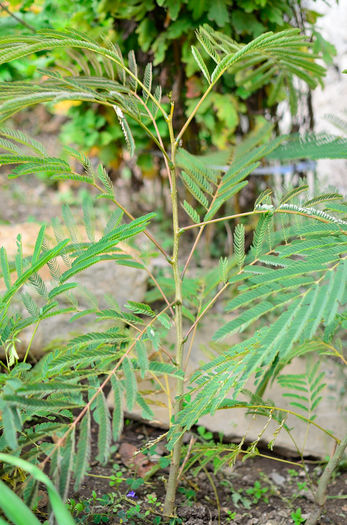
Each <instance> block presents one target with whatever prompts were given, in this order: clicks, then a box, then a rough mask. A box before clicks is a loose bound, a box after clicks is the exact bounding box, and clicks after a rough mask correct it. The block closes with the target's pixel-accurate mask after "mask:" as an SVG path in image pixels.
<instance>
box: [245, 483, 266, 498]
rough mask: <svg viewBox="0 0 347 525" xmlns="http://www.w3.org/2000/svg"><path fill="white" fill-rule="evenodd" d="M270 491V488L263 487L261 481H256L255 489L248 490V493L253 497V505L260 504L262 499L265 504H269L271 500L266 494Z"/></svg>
mask: <svg viewBox="0 0 347 525" xmlns="http://www.w3.org/2000/svg"><path fill="white" fill-rule="evenodd" d="M268 491H269V487H262V486H261V483H260V481H255V482H254V485H253V487H250V488H249V489H247V490H246V493H247V494H249V495H250V496H252V503H258V501H260V500H261V499H262V500H263V501H265V503H269V498H268V497H267V496H265V494H266V493H267V492H268Z"/></svg>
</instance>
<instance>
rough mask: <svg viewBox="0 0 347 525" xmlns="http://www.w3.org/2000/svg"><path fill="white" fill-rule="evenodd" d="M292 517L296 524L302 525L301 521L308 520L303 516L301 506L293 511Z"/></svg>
mask: <svg viewBox="0 0 347 525" xmlns="http://www.w3.org/2000/svg"><path fill="white" fill-rule="evenodd" d="M290 517H291V518H292V520H293V522H294V524H295V525H300V523H304V522H305V521H306V520H305V518H303V517H302V514H301V508H300V507H298V508H297V509H296V510H295V511H293V512H292V513H291V515H290Z"/></svg>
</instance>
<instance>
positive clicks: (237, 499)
mask: <svg viewBox="0 0 347 525" xmlns="http://www.w3.org/2000/svg"><path fill="white" fill-rule="evenodd" d="M221 485H224V486H225V487H228V488H229V489H230V492H231V499H232V502H233V504H234V505H235V507H236V508H239V506H240V504H241V505H242V506H243V507H244V508H245V509H250V508H251V505H252V502H251V500H250V499H248V498H247V497H246V496H244V495H243V489H240V490H238V491H237V490H235V489H234V487H233V484H232V483H231V481H228V480H224V481H221Z"/></svg>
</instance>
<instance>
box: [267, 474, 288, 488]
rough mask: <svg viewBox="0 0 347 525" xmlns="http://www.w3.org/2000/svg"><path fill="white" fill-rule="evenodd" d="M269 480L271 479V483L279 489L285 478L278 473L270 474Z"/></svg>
mask: <svg viewBox="0 0 347 525" xmlns="http://www.w3.org/2000/svg"><path fill="white" fill-rule="evenodd" d="M269 478H270V479H272V481H273V482H274V483H275V484H276V485H279V486H280V487H282V485H284V483H285V481H286V478H285V477H284V476H281V474H278V472H271V474H270V476H269Z"/></svg>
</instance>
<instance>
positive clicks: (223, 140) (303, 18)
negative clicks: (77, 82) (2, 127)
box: [0, 0, 336, 177]
mask: <svg viewBox="0 0 347 525" xmlns="http://www.w3.org/2000/svg"><path fill="white" fill-rule="evenodd" d="M11 9H12V10H13V11H14V10H19V12H18V17H19V18H20V19H22V20H23V21H24V22H26V23H29V24H30V25H31V26H33V27H34V28H35V29H36V30H42V29H55V30H58V31H62V30H64V29H71V28H73V29H76V30H78V31H84V32H86V33H88V34H89V35H90V36H91V37H92V38H93V39H97V38H99V37H100V36H101V35H102V36H105V35H106V41H107V45H108V46H109V47H110V49H112V48H113V49H114V50H115V51H116V52H117V54H118V55H119V56H120V57H121V56H124V57H128V56H129V53H131V51H132V49H136V50H140V51H141V59H140V64H138V65H137V70H138V71H139V78H143V83H144V85H146V83H147V82H149V81H150V77H151V74H150V71H149V69H150V66H149V65H148V64H147V62H148V61H149V59H150V58H151V59H153V60H154V68H155V72H156V73H158V66H160V67H161V68H162V69H163V70H164V71H165V75H163V77H162V82H164V84H163V85H162V87H163V89H164V90H165V91H169V90H171V89H172V88H173V97H174V101H175V105H176V107H177V108H178V110H179V111H178V112H179V114H180V115H184V114H185V113H187V112H188V111H189V110H190V109H189V108H190V107H191V105H192V104H195V103H196V101H197V100H198V98H199V97H200V96H201V95H202V94H203V92H204V89H205V86H206V81H207V82H209V81H210V72H209V71H210V70H211V65H212V64H213V54H214V55H215V56H217V52H214V51H213V50H212V51H211V47H210V46H209V44H208V42H207V41H206V37H205V36H204V35H199V40H200V42H201V44H202V47H201V48H200V49H199V48H198V47H197V46H196V41H195V38H194V31H196V30H197V29H198V28H199V27H201V26H202V25H203V24H206V23H207V24H210V25H211V26H212V27H213V29H214V30H216V29H217V30H221V31H222V32H223V34H224V35H227V36H228V37H229V40H230V39H232V41H233V42H234V43H235V49H236V47H237V46H238V45H240V43H248V42H249V41H251V40H252V39H254V38H256V37H258V36H259V35H261V34H262V33H265V32H266V31H274V32H278V31H281V30H284V29H288V28H290V27H292V26H294V27H296V26H297V24H298V19H300V29H301V30H304V31H303V32H305V33H306V34H307V35H308V38H309V40H310V41H312V42H313V52H314V54H316V55H318V54H320V53H322V56H323V58H324V60H325V62H326V63H331V61H332V57H333V56H334V54H335V53H336V51H335V49H334V46H332V45H331V44H329V43H328V42H327V41H326V40H325V39H324V38H323V37H322V35H321V34H320V32H319V29H318V26H317V13H315V12H314V11H311V10H310V9H308V8H306V7H305V8H302V7H301V6H298V5H297V4H295V5H294V4H293V3H292V2H291V1H285V2H284V1H281V0H272V1H271V2H270V3H269V2H267V3H266V2H263V1H259V0H254V1H247V2H246V4H245V2H244V0H235V1H234V2H230V0H218V2H217V3H215V4H212V3H211V2H200V3H197V2H196V1H194V0H184V1H183V0H177V1H175V2H172V1H168V0H165V1H164V0H162V1H159V0H150V1H147V2H144V3H142V4H139V2H138V1H137V0H130V1H128V2H126V3H124V2H123V3H122V2H117V3H115V2H110V1H107V0H103V1H99V2H95V1H94V0H84V1H80V0H79V1H75V2H68V1H67V0H62V1H61V2H60V3H59V6H58V5H57V3H56V2H55V1H54V0H44V1H43V2H41V1H38V0H32V1H31V0H30V1H25V2H17V1H16V2H14V3H13V5H11ZM298 12H299V15H298ZM298 17H299V18H298ZM129 25H131V27H132V31H131V32H130V33H129ZM0 27H1V32H2V34H4V35H7V34H11V31H12V32H13V30H14V29H20V28H21V29H22V30H23V31H25V29H24V28H23V26H22V27H21V26H20V25H19V23H18V22H17V21H16V20H15V19H14V18H11V17H9V16H7V15H6V13H3V16H2V17H0ZM118 44H119V45H118ZM204 46H205V47H204ZM206 48H207V50H208V51H207V53H206ZM296 53H297V58H298V59H300V58H303V59H304V56H303V54H304V51H303V49H302V48H299V49H297V50H296ZM210 54H212V59H210ZM35 56H36V60H34V61H33V60H31V59H29V58H25V57H23V58H22V59H21V60H14V61H12V62H11V63H9V64H7V65H6V66H5V67H4V68H3V71H4V73H3V74H4V75H5V76H4V78H1V75H0V80H4V81H8V80H21V79H23V78H28V77H29V76H31V75H34V76H35V78H36V77H37V76H38V69H39V68H44V67H47V65H49V64H50V63H52V62H54V61H55V63H56V64H57V65H58V66H60V65H62V66H63V67H65V68H66V67H70V66H73V65H74V64H75V65H76V62H77V64H78V67H79V68H80V69H81V70H83V68H86V67H87V71H88V68H89V69H90V70H93V69H94V66H95V67H96V68H98V67H99V66H98V65H97V63H95V61H94V65H93V64H90V65H89V66H88V62H89V60H90V57H89V56H88V54H86V55H84V56H82V57H81V56H80V55H79V54H76V53H75V52H71V53H70V54H69V58H67V57H66V56H65V57H63V56H62V53H61V51H60V50H54V52H53V53H51V54H50V57H49V58H48V59H47V57H46V56H42V55H41V54H40V53H37V54H36V55H35ZM130 57H131V59H132V60H133V58H134V57H133V55H130ZM67 60H69V62H70V63H69V66H68V65H67ZM125 62H126V60H125ZM106 64H108V65H107V68H108V71H109V75H108V76H110V78H112V79H114V75H115V71H114V69H115V68H113V66H110V65H109V63H105V66H106ZM306 66H307V71H310V68H311V67H313V68H314V67H315V66H314V64H313V63H312V62H311V63H308V64H306ZM134 67H135V64H134ZM116 69H117V70H119V68H118V67H116ZM134 71H135V69H134ZM140 72H141V73H140ZM119 73H120V75H121V77H122V80H121V82H122V83H123V75H124V71H122V70H120V71H119ZM273 73H274V70H273V68H272V67H271V66H270V65H269V64H263V65H262V69H260V70H259V71H257V70H254V69H253V66H252V63H250V66H249V67H248V68H246V69H244V70H241V71H236V72H235V73H232V72H229V73H228V74H227V75H226V76H225V78H222V79H221V80H220V83H219V86H218V93H213V95H212V96H211V97H209V99H208V100H207V101H206V105H205V108H204V111H203V112H201V113H200V115H199V116H198V117H197V120H196V126H197V132H198V137H199V140H200V141H202V143H203V144H204V146H205V147H209V146H210V145H211V143H212V144H214V145H217V146H222V147H227V146H228V145H229V143H230V142H233V141H234V140H235V137H234V132H235V130H236V128H237V131H238V133H243V132H242V130H241V129H240V126H239V120H240V114H242V118H243V120H247V121H248V128H249V129H252V128H253V125H254V122H253V118H252V117H250V116H249V115H250V113H251V111H250V109H251V108H252V109H254V108H255V107H256V111H257V112H258V113H259V112H260V113H261V114H264V112H265V110H266V108H269V107H270V108H271V107H272V106H274V105H277V104H278V103H279V102H280V101H282V100H284V99H285V98H286V90H287V91H288V92H289V93H290V97H289V98H290V101H291V107H292V109H293V110H294V109H295V104H296V97H297V95H298V93H297V92H296V89H294V87H293V83H292V81H291V77H288V78H285V75H283V74H282V73H280V74H278V75H276V76H275V77H274V75H273ZM295 73H296V71H295ZM86 74H88V73H86ZM142 75H143V77H142ZM272 79H273V80H274V82H272ZM148 86H149V84H148ZM230 88H232V89H233V90H234V95H233V96H232V97H229V96H228V95H227V93H229V91H230ZM259 88H261V93H259V94H258V95H257V96H256V97H255V96H252V94H253V93H254V91H255V90H258V89H259ZM153 91H154V90H153ZM222 95H223V96H222ZM143 96H144V98H145V99H146V97H147V95H146V93H143ZM300 96H303V95H300ZM58 106H59V104H58ZM67 107H68V106H65V107H64V106H63V105H62V106H60V110H61V109H62V108H63V111H67ZM57 110H58V107H57ZM111 113H112V108H104V109H99V111H98V112H97V113H96V112H94V114H93V113H91V112H90V111H88V110H87V109H86V107H85V105H84V104H83V105H81V106H75V107H72V108H70V109H69V110H68V115H69V116H70V118H71V120H70V121H69V122H68V123H67V124H66V125H65V126H64V129H63V133H62V139H63V141H64V143H65V144H71V143H74V144H76V145H78V146H80V147H81V148H83V149H84V151H85V152H87V151H90V150H92V151H94V152H95V150H97V151H98V153H99V155H100V156H101V160H102V161H103V162H104V163H105V164H107V165H109V166H112V165H113V164H114V163H115V164H117V160H118V159H119V155H120V154H119V146H120V143H121V142H120V141H121V133H119V128H118V127H117V126H115V125H114V124H113V123H112V124H111V123H110V121H111V120H113V119H112V115H111ZM153 113H154V111H153ZM294 115H295V117H294V119H297V118H298V117H297V115H296V114H295V112H294ZM158 120H159V123H160V124H159V125H160V129H161V132H162V133H163V132H164V133H166V132H165V131H162V130H165V124H164V120H163V118H161V117H159V119H158ZM92 122H93V124H92ZM91 124H92V125H91ZM125 126H126V124H125ZM132 133H133V136H134V139H135V142H136V143H137V144H138V145H139V146H138V147H139V150H140V149H141V150H142V151H143V148H144V149H147V148H151V147H152V146H153V142H152V144H150V143H149V141H148V139H147V140H145V141H144V138H143V133H142V130H141V128H140V127H139V126H136V125H135V126H134V125H133V126H132ZM165 138H166V139H168V134H167V133H166V135H165ZM185 145H186V147H187V148H188V149H190V150H192V151H196V148H197V147H199V146H197V144H196V141H195V140H194V137H193V136H187V137H186V144H185ZM115 159H117V160H116V162H115ZM152 167H153V166H152ZM143 175H144V177H145V176H146V170H144V173H143Z"/></svg>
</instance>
